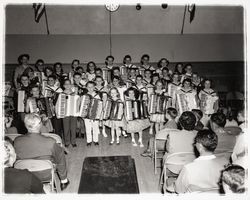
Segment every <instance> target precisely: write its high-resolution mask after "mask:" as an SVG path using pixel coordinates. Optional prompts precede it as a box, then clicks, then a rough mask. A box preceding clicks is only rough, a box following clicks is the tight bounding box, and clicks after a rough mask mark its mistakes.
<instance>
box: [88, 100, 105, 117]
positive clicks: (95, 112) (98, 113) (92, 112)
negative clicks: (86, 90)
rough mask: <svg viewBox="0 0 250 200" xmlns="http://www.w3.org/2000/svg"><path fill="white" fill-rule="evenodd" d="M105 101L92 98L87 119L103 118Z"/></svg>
mask: <svg viewBox="0 0 250 200" xmlns="http://www.w3.org/2000/svg"><path fill="white" fill-rule="evenodd" d="M102 108H103V101H102V100H100V99H95V98H92V99H91V101H90V105H89V110H88V115H87V117H86V118H87V119H92V120H101V119H102Z"/></svg>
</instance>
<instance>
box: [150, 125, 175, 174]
mask: <svg viewBox="0 0 250 200" xmlns="http://www.w3.org/2000/svg"><path fill="white" fill-rule="evenodd" d="M165 130H166V129H165ZM171 130H172V129H167V130H166V132H165V134H156V135H155V138H154V153H153V160H154V172H155V174H157V168H158V167H157V159H162V157H163V155H164V153H165V152H166V150H159V149H157V142H160V141H165V142H167V133H168V131H171ZM158 154H163V155H162V156H161V157H157V155H158Z"/></svg>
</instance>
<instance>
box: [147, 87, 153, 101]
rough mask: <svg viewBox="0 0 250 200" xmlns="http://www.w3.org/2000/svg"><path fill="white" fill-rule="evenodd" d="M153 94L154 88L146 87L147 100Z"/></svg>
mask: <svg viewBox="0 0 250 200" xmlns="http://www.w3.org/2000/svg"><path fill="white" fill-rule="evenodd" d="M152 94H154V87H153V86H152V87H147V95H148V99H149V98H150V97H151V95H152Z"/></svg>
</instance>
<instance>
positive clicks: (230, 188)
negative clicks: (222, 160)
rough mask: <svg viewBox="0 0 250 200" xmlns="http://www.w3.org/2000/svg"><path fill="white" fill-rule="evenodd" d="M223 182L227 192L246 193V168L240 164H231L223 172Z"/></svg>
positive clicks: (224, 189)
mask: <svg viewBox="0 0 250 200" xmlns="http://www.w3.org/2000/svg"><path fill="white" fill-rule="evenodd" d="M221 183H222V187H223V191H224V193H225V194H231V193H244V192H245V191H246V188H245V170H244V168H243V167H241V166H238V165H231V166H229V167H227V168H226V169H224V170H223V171H222V173H221Z"/></svg>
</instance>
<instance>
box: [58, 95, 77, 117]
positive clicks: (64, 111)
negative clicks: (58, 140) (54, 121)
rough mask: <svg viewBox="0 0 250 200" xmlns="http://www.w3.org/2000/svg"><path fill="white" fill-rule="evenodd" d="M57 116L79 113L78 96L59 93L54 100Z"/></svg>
mask: <svg viewBox="0 0 250 200" xmlns="http://www.w3.org/2000/svg"><path fill="white" fill-rule="evenodd" d="M55 111H56V116H57V118H64V117H69V116H74V117H77V116H79V115H80V96H79V95H67V94H64V93H60V94H59V96H58V99H57V102H56V108H55Z"/></svg>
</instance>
